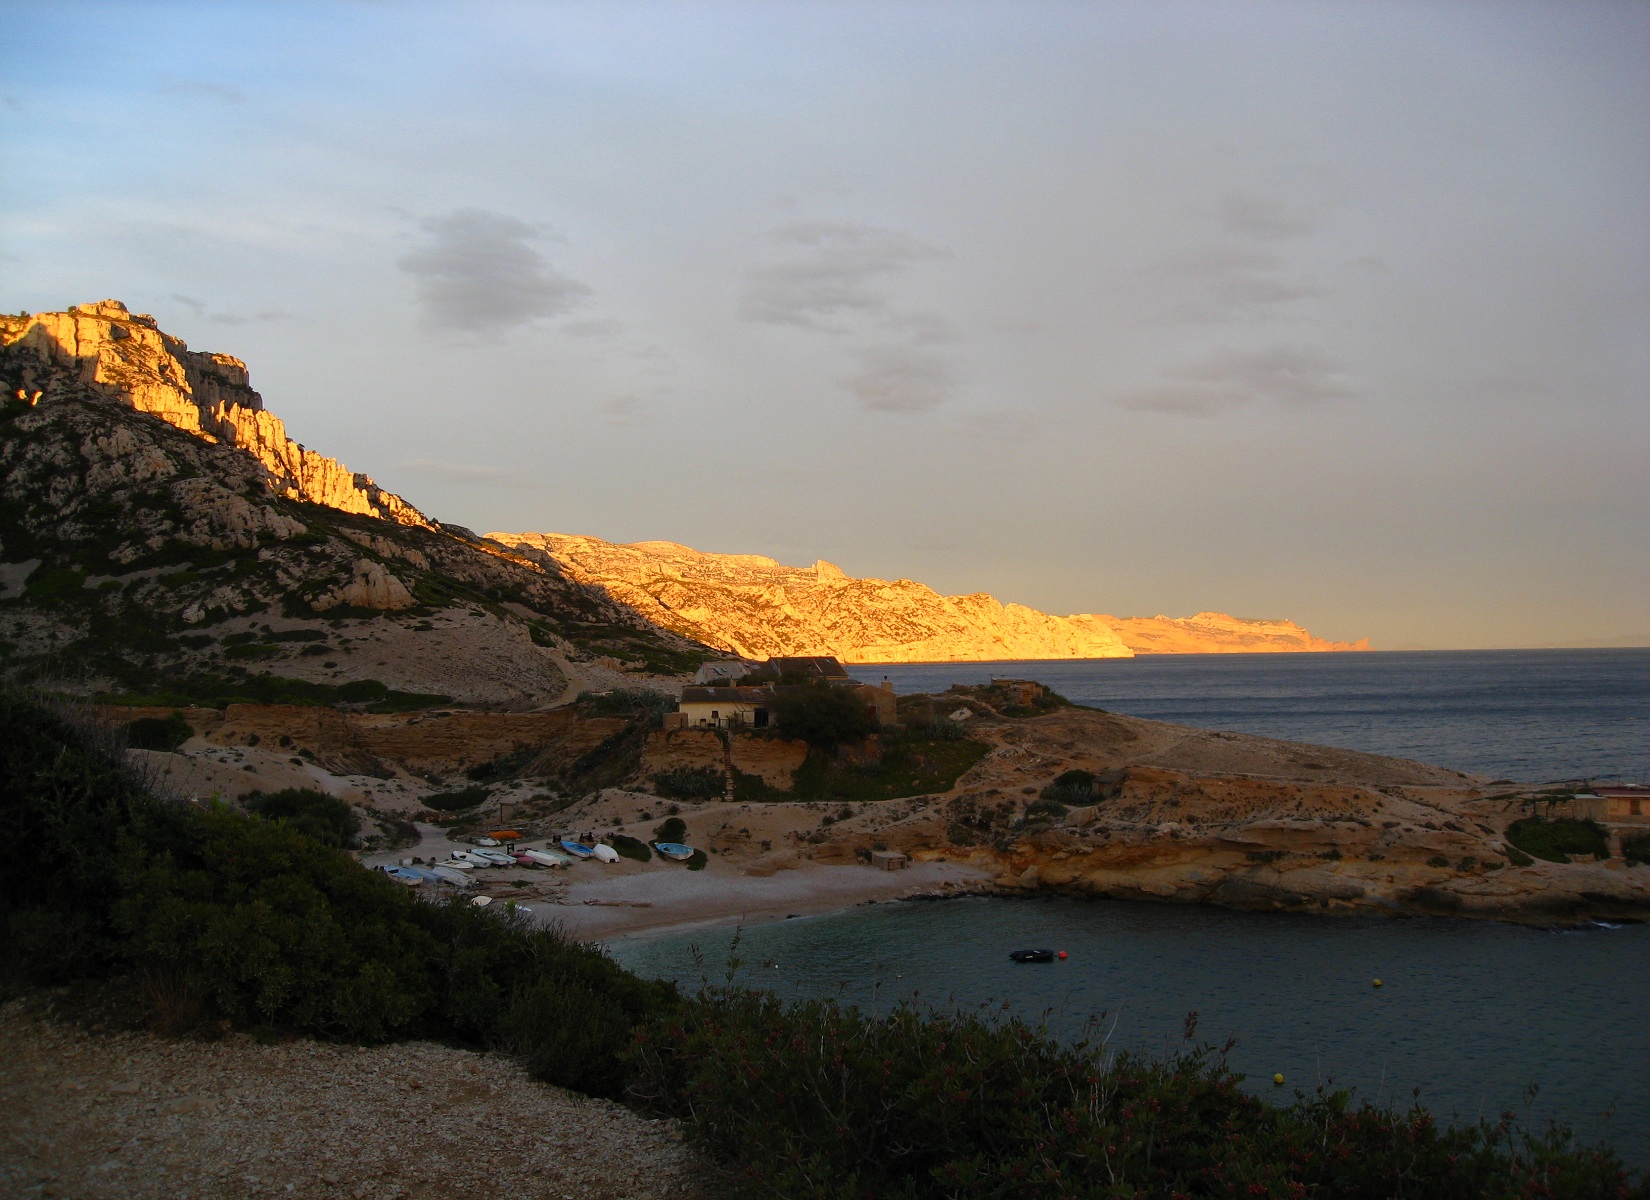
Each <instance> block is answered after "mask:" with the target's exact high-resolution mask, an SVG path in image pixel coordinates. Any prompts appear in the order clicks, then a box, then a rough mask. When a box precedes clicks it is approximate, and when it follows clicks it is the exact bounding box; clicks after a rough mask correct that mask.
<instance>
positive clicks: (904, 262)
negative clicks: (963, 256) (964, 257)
mask: <svg viewBox="0 0 1650 1200" xmlns="http://www.w3.org/2000/svg"><path fill="white" fill-rule="evenodd" d="M768 240H769V241H770V242H772V243H773V244H774V245H775V246H778V247H780V248H781V249H782V250H783V251H785V252H788V255H789V256H788V257H787V258H786V259H785V260H784V261H781V262H775V263H769V264H767V265H765V266H761V267H757V268H756V269H754V270H752V271H751V272H750V273H749V275H748V277H747V281H746V287H745V294H744V297H743V298H742V300H741V302H740V308H739V311H740V315H742V316H743V317H744V318H745V319H746V320H750V321H761V322H764V323H766V324H770V325H794V326H799V327H801V328H804V329H817V330H823V331H826V332H833V333H837V332H843V330H842V328H841V327H840V325H839V324H838V323H837V322H838V321H839V320H840V319H841V318H843V317H847V316H869V317H881V316H883V315H885V314H886V313H887V312H888V299H887V297H886V296H885V295H884V294H883V292H882V291H880V290H878V289H877V288H876V287H874V286H872V285H873V283H874V282H875V281H877V280H880V279H884V278H887V277H889V276H892V275H897V274H898V273H900V272H901V271H904V270H906V269H907V268H909V267H911V266H913V265H915V264H917V263H920V262H926V261H930V260H932V259H937V258H943V257H945V251H943V250H940V249H937V248H935V247H933V246H929V245H927V244H926V243H923V242H920V241H918V240H917V239H916V238H914V237H911V236H910V235H908V234H903V233H899V232H896V231H895V230H892V229H880V228H878V227H876V226H874V225H862V224H858V223H855V222H848V221H791V222H788V223H787V224H784V225H780V226H778V227H777V228H775V229H774V230H772V231H771V232H770V233H769V235H768Z"/></svg>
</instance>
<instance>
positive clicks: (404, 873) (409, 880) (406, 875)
mask: <svg viewBox="0 0 1650 1200" xmlns="http://www.w3.org/2000/svg"><path fill="white" fill-rule="evenodd" d="M373 870H374V871H382V872H384V874H386V875H388V876H389V877H390V878H391V879H393V880H395V882H397V883H404V884H406V885H407V886H408V887H417V886H418V885H419V884H421V883H423V882H424V881H423V879H421V878H419V877H418V876H417V875H415V874H413V873H412V871H411V870H410V869H408V868H407V867H398V866H396V865H395V864H393V863H381V864H379V865H378V866H376V867H374V868H373Z"/></svg>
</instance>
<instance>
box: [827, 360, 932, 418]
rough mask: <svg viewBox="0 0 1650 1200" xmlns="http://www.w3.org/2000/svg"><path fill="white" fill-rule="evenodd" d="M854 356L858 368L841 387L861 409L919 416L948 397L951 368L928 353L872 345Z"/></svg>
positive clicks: (846, 378) (844, 380) (846, 377)
mask: <svg viewBox="0 0 1650 1200" xmlns="http://www.w3.org/2000/svg"><path fill="white" fill-rule="evenodd" d="M857 357H858V359H859V362H858V365H857V366H856V367H855V368H854V370H853V371H851V372H850V373H849V374H848V375H846V376H845V377H844V378H843V380H842V386H843V387H845V388H847V389H848V391H849V392H850V393H851V394H853V395H854V396H855V397H856V398H858V400H859V403H860V405H861V407H863V408H868V409H872V410H874V411H876V412H898V413H920V412H928V411H929V410H931V409H934V408H938V407H939V406H940V405H941V404H944V403H945V402H946V401H947V400H949V399H950V398H951V391H952V378H951V369H950V368H949V367H948V366H947V365H946V364H945V363H944V362H943V361H942V360H940V359H938V358H936V357H934V356H933V355H931V354H925V353H923V352H921V351H918V350H913V349H911V348H910V347H907V346H873V347H871V348H869V349H866V350H861V351H859V353H858V356H857Z"/></svg>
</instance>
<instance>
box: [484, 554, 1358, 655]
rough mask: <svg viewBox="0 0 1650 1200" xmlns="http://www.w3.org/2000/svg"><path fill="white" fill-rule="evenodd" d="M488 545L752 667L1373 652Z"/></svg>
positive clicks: (1295, 630)
mask: <svg viewBox="0 0 1650 1200" xmlns="http://www.w3.org/2000/svg"><path fill="white" fill-rule="evenodd" d="M488 537H489V538H490V539H491V540H493V541H496V542H500V543H502V544H504V545H507V546H510V547H512V548H514V549H515V550H516V551H518V552H519V553H521V554H522V555H524V556H527V557H530V558H532V559H534V561H536V562H538V563H540V564H541V565H543V566H544V567H545V568H546V569H556V570H560V571H562V572H563V573H565V574H566V575H567V576H568V577H569V578H572V579H576V580H579V581H580V582H582V583H585V584H588V585H590V586H592V587H599V588H602V589H604V590H605V591H606V593H607V594H608V595H610V596H612V597H613V598H614V599H615V600H618V601H619V602H621V603H623V604H625V605H627V606H629V607H630V608H632V609H634V610H635V611H637V612H639V613H641V614H642V615H643V616H645V617H646V618H648V619H649V620H650V621H652V622H654V623H655V624H657V625H659V626H661V627H663V628H665V629H670V630H674V631H675V632H676V633H679V634H681V635H682V636H683V637H688V638H692V639H693V640H695V641H699V642H703V643H705V644H706V645H710V646H716V647H719V648H721V649H723V650H726V651H730V652H732V653H735V654H739V655H742V656H745V657H748V658H767V657H770V656H772V655H788V654H834V655H836V656H837V657H838V658H840V659H843V660H844V661H846V662H858V663H897V662H993V661H1003V660H1009V659H1058V658H1127V657H1129V656H1131V655H1134V654H1223V653H1252V652H1261V651H1264V652H1281V651H1323V650H1367V649H1368V648H1369V644H1368V642H1367V641H1363V642H1358V643H1355V644H1352V643H1346V642H1331V641H1326V640H1325V639H1323V638H1317V637H1313V636H1312V635H1311V634H1310V633H1308V632H1307V631H1306V630H1305V629H1302V628H1301V627H1300V626H1299V625H1296V624H1295V623H1294V622H1292V621H1254V620H1244V619H1241V618H1238V617H1229V616H1226V615H1225V614H1224V613H1210V612H1205V613H1198V614H1197V615H1196V616H1194V617H1184V618H1174V617H1123V618H1119V617H1110V616H1104V615H1096V614H1089V613H1082V614H1078V615H1075V616H1065V617H1060V616H1051V615H1050V614H1048V613H1044V612H1039V611H1037V610H1036V609H1034V608H1027V607H1025V606H1024V605H1020V604H1001V603H999V602H998V601H997V600H996V599H994V598H993V597H991V596H988V595H986V594H985V593H983V592H977V593H974V594H973V595H968V596H942V595H940V594H939V593H938V592H936V591H934V590H933V589H932V588H930V587H927V586H925V585H923V584H921V583H917V582H915V581H913V580H910V579H897V580H892V581H890V580H886V579H855V578H852V577H850V576H848V575H846V574H844V573H843V572H842V571H841V570H840V569H839V568H837V567H835V566H832V565H831V564H830V563H828V562H817V563H815V564H814V565H813V566H811V567H787V566H783V565H781V564H780V563H777V562H775V561H774V560H773V559H771V558H764V557H763V556H761V555H757V554H707V553H705V552H703V551H700V550H694V549H691V548H690V547H687V546H680V545H677V544H676V543H675V542H636V543H634V544H631V545H628V546H619V545H614V544H613V543H611V542H604V541H601V540H600V539H599V538H592V537H575V536H569V535H567V534H558V533H492V534H489V535H488Z"/></svg>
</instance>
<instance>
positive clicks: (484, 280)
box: [396, 208, 591, 333]
mask: <svg viewBox="0 0 1650 1200" xmlns="http://www.w3.org/2000/svg"><path fill="white" fill-rule="evenodd" d="M421 225H422V228H423V230H424V232H425V233H426V234H427V235H428V240H427V241H426V242H425V244H424V245H423V246H422V247H421V248H419V249H417V250H414V251H413V252H412V253H410V254H405V255H403V256H402V257H401V258H400V259H398V260H397V261H396V265H397V266H398V267H400V268H401V269H402V270H403V271H405V272H407V273H408V274H409V275H411V276H413V278H414V280H415V281H416V287H417V290H418V300H419V304H420V305H421V306H422V307H423V309H424V318H425V320H426V321H428V322H429V323H430V324H431V325H435V326H441V327H446V328H450V329H458V330H463V331H466V332H491V333H498V332H502V331H503V330H506V329H510V328H513V327H515V326H517V325H524V324H526V323H528V322H529V321H532V320H533V319H535V318H537V317H555V316H560V315H561V314H563V313H565V312H570V311H571V310H572V309H574V308H576V307H577V306H578V305H580V304H582V303H584V301H585V300H586V299H588V298H589V296H590V294H591V292H590V289H589V288H588V287H586V286H585V285H584V284H582V283H580V282H579V281H578V280H576V279H570V278H568V277H567V276H566V275H563V274H562V273H561V272H559V271H557V270H556V269H555V268H554V267H552V266H551V265H550V264H549V263H548V262H546V261H545V259H544V256H543V255H542V254H540V253H539V252H538V251H537V250H535V249H534V248H533V247H532V246H531V245H529V244H528V242H529V239H530V238H532V237H534V236H535V235H536V232H537V231H536V230H534V228H533V227H532V226H531V225H528V224H527V223H526V222H524V221H518V220H517V219H516V218H514V217H508V216H505V215H503V214H502V213H494V212H487V211H485V210H484V209H479V208H461V209H455V210H454V211H453V212H450V213H447V214H445V215H444V216H439V217H430V218H429V219H427V220H425V221H423V222H421Z"/></svg>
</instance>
